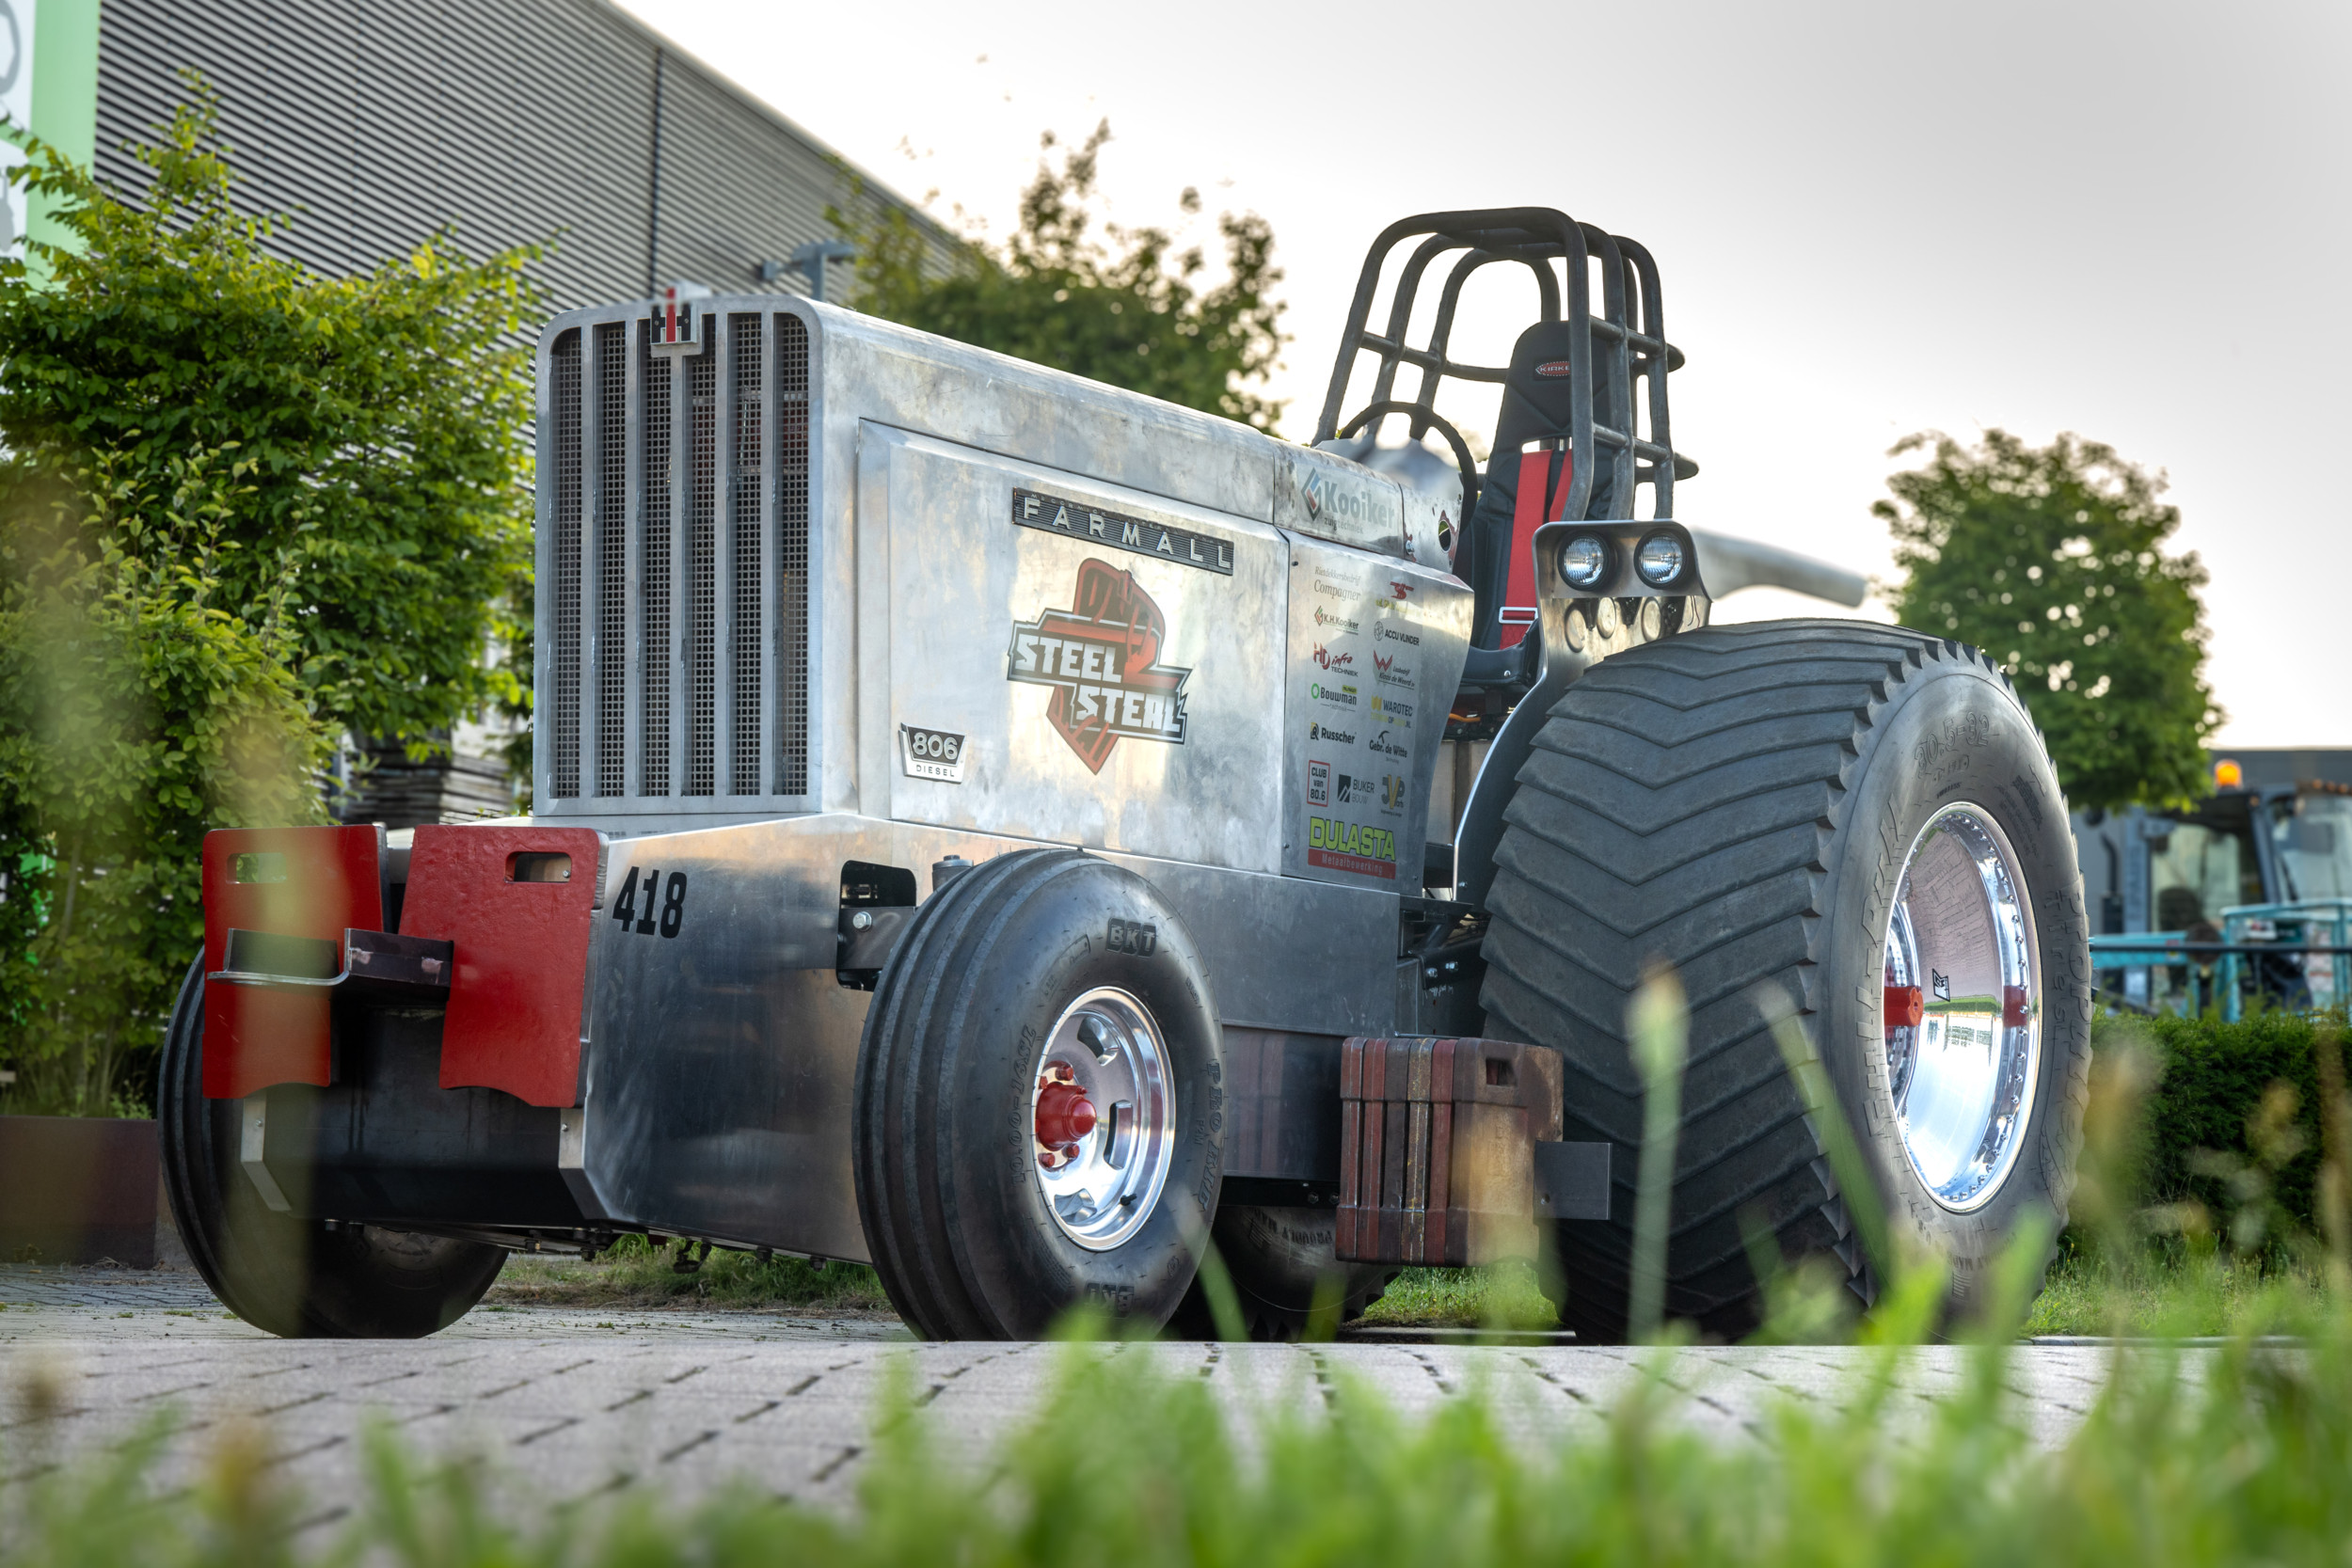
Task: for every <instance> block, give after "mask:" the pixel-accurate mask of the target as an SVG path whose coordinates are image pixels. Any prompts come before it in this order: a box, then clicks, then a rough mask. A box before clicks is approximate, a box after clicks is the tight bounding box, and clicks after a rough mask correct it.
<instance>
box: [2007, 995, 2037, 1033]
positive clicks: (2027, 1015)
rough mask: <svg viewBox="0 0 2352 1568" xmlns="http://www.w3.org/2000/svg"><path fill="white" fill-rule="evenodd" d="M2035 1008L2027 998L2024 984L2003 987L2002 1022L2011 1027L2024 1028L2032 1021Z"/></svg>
mask: <svg viewBox="0 0 2352 1568" xmlns="http://www.w3.org/2000/svg"><path fill="white" fill-rule="evenodd" d="M2032 1018H2033V1010H2032V1008H2031V1007H2030V1006H2027V1004H2026V988H2025V987H2023V986H2003V987H2002V988H2001V1022H2003V1023H2005V1024H2007V1025H2008V1026H2009V1027H2010V1028H2011V1029H2023V1028H2024V1027H2025V1026H2026V1024H2027V1023H2028V1022H2031V1021H2032Z"/></svg>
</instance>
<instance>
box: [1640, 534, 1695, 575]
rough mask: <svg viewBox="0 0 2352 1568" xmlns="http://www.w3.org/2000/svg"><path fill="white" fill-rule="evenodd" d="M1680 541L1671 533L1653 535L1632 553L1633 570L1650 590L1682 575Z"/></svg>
mask: <svg viewBox="0 0 2352 1568" xmlns="http://www.w3.org/2000/svg"><path fill="white" fill-rule="evenodd" d="M1682 562H1683V553H1682V541H1681V540H1679V539H1677V538H1676V537H1675V536H1674V535H1673V534H1671V533H1653V534H1651V535H1650V536H1649V537H1648V538H1646V539H1645V540H1643V541H1642V547H1641V549H1640V550H1638V551H1636V552H1635V553H1634V557H1633V569H1634V570H1635V571H1637V572H1639V573H1641V574H1642V580H1643V581H1644V582H1646V583H1648V584H1649V585H1650V586H1651V587H1652V588H1663V587H1665V586H1666V584H1668V583H1670V582H1672V581H1674V580H1675V578H1678V577H1680V576H1681V575H1682Z"/></svg>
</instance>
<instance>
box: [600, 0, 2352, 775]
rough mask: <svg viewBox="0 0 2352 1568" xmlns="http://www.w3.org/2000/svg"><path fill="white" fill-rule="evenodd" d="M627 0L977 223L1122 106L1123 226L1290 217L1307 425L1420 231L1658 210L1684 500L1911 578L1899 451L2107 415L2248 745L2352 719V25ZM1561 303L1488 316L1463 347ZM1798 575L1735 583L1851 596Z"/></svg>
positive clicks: (1115, 153) (1975, 11)
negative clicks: (1898, 518) (1182, 195)
mask: <svg viewBox="0 0 2352 1568" xmlns="http://www.w3.org/2000/svg"><path fill="white" fill-rule="evenodd" d="M623 4H624V5H626V6H627V8H628V9H629V10H630V11H632V12H633V13H635V14H636V15H638V16H640V17H641V18H643V19H644V21H645V22H646V23H648V24H651V25H652V26H654V27H656V28H658V29H659V30H660V31H661V32H663V33H665V34H667V35H668V36H669V37H670V38H671V39H673V40H675V41H676V42H677V43H678V44H680V45H681V46H682V47H684V48H685V49H687V50H688V51H689V52H691V53H692V54H694V55H698V56H700V57H701V59H702V60H703V61H704V62H705V63H707V64H708V65H710V66H712V67H714V68H716V69H718V70H720V71H723V72H724V73H726V74H727V75H728V76H730V77H731V78H733V79H734V80H735V81H737V82H738V83H739V84H740V85H742V86H743V87H746V88H748V89H749V90H750V91H752V92H753V93H755V94H756V95H757V96H759V97H761V98H762V99H764V100H766V101H767V102H769V103H771V104H773V105H775V106H776V107H777V108H778V109H780V110H782V111H783V112H784V113H785V114H786V115H787V116H789V117H790V118H792V119H794V120H796V121H798V122H799V123H800V124H802V125H803V126H804V127H805V128H806V129H808V130H809V131H811V132H812V133H814V134H815V135H818V136H819V137H822V138H823V139H825V140H827V141H829V142H831V143H832V144H833V145H834V147H835V148H837V149H838V150H841V151H842V152H843V153H845V154H846V155H848V156H849V157H850V159H852V160H853V161H855V162H857V163H860V164H862V165H864V166H866V168H868V169H869V170H871V171H872V172H873V173H875V174H877V175H879V176H880V177H881V178H882V179H883V180H884V181H886V182H889V183H892V184H894V185H896V186H897V187H898V189H899V190H901V191H902V192H904V193H905V194H907V195H909V196H911V197H914V198H920V197H922V196H923V195H924V194H925V193H926V192H927V191H930V190H933V189H936V190H937V191H938V192H939V193H940V196H939V199H938V200H937V202H936V203H935V210H937V211H939V212H941V213H942V214H944V215H946V214H949V213H950V209H951V208H952V207H953V206H955V205H958V204H960V205H961V206H962V207H963V208H964V209H966V210H967V211H969V212H973V213H977V214H983V215H985V216H988V217H989V218H991V219H992V220H993V227H994V228H995V229H996V230H998V231H1001V230H1002V229H1003V228H1004V226H1005V224H1006V223H1007V222H1008V221H1009V214H1011V212H1012V208H1013V202H1014V198H1015V197H1016V195H1017V193H1018V191H1019V189H1020V187H1021V186H1022V185H1023V184H1024V183H1025V182H1026V181H1027V180H1028V178H1029V176H1030V175H1031V173H1032V172H1033V170H1034V168H1035V166H1036V160H1037V138H1038V134H1039V133H1040V132H1041V131H1042V130H1045V129H1048V128H1052V129H1054V130H1057V131H1058V132H1060V133H1062V134H1063V135H1068V136H1074V135H1083V134H1084V133H1085V132H1086V131H1087V130H1088V129H1089V128H1090V127H1091V126H1092V125H1093V124H1094V122H1095V120H1096V119H1099V118H1102V117H1104V116H1108V117H1109V119H1110V121H1111V125H1112V129H1113V132H1114V134H1115V135H1116V137H1117V140H1116V141H1115V142H1114V143H1113V145H1112V146H1111V148H1110V149H1109V150H1107V151H1106V153H1105V155H1104V187H1105V190H1106V192H1107V193H1108V195H1109V196H1110V198H1111V199H1112V201H1113V204H1114V209H1115V214H1116V215H1118V216H1119V217H1120V218H1123V219H1124V220H1126V221H1128V222H1132V223H1144V222H1168V221H1172V220H1173V219H1174V218H1175V217H1176V212H1175V198H1176V194H1177V192H1178V191H1179V190H1180V189H1181V188H1182V187H1184V185H1187V184H1193V185H1198V186H1200V189H1201V193H1202V196H1203V198H1205V200H1206V201H1207V203H1208V205H1209V208H1210V211H1211V213H1212V214H1214V213H1215V212H1216V210H1217V209H1218V208H1220V207H1230V208H1232V209H1234V210H1237V211H1238V210H1244V209H1255V210H1256V211H1258V212H1260V213H1262V214H1264V215H1265V216H1266V217H1267V218H1268V219H1269V220H1270V221H1271V222H1272V224H1273V226H1274V232H1275V237H1276V242H1277V259H1278V261H1279V263H1280V265H1281V266H1282V267H1283V269H1284V270H1285V272H1286V273H1287V274H1288V277H1287V279H1286V281H1285V282H1284V284H1283V285H1282V289H1281V293H1282V295H1283V297H1285V298H1286V299H1287V300H1288V301H1289V302H1290V306H1291V310H1290V314H1289V316H1288V317H1287V318H1286V325H1287V328H1288V330H1289V331H1290V332H1291V333H1293V334H1294V335H1295V341H1293V342H1292V343H1291V344H1290V345H1289V348H1288V350H1287V353H1286V356H1285V361H1286V368H1285V370H1284V372H1283V374H1282V376H1281V378H1280V381H1279V385H1278V387H1277V388H1276V391H1277V393H1278V395H1281V396H1285V397H1288V398H1289V399H1290V400H1291V409H1290V413H1289V417H1288V420H1287V421H1286V424H1285V430H1284V433H1285V434H1287V435H1291V436H1306V435H1307V434H1309V433H1310V429H1311V425H1312V423H1313V420H1314V417H1315V415H1316V413H1317V412H1318V411H1319V409H1320V406H1321V403H1322V391H1323V383H1324V381H1325V379H1326V378H1327V376H1328V374H1329V369H1330V364H1331V355H1332V351H1333V348H1334V345H1335V342H1336V340H1337V337H1338V334H1339V330H1340V328H1341V326H1342V325H1343V316H1344V313H1345V310H1346V306H1347V301H1348V296H1349V294H1350V292H1351V291H1352V289H1353V287H1354V282H1355V276H1356V271H1357V268H1358V267H1359V265H1360V264H1361V261H1362V259H1363V253H1364V249H1365V246H1366V245H1368V244H1369V242H1370V240H1371V238H1372V236H1373V235H1374V233H1375V232H1376V231H1377V230H1378V229H1379V228H1380V227H1382V226H1383V225H1384V224H1386V223H1387V222H1389V221H1390V220H1391V219H1393V218H1397V217H1402V216H1405V215H1406V214H1412V213H1416V212H1422V211H1428V210H1434V209H1442V208H1458V207H1478V206H1502V205H1521V204H1524V205H1536V206H1554V207H1560V208H1563V209H1565V210H1566V211H1567V212H1569V213H1571V214H1575V215H1576V216H1578V217H1580V218H1581V219H1583V220H1585V221H1586V222H1590V223H1596V224H1598V225H1601V226H1603V227H1605V228H1607V229H1609V230H1612V231H1613V232H1616V233H1621V234H1626V235H1629V236H1630V237H1632V238H1634V239H1637V240H1639V241H1641V242H1642V243H1643V244H1645V245H1647V246H1648V247H1649V249H1650V251H1651V253H1652V254H1653V255H1655V256H1656V257H1657V258H1658V262H1659V266H1660V269H1661V274H1662V277H1663V279H1664V292H1665V304H1666V321H1667V325H1668V331H1669V335H1670V336H1671V337H1672V338H1673V339H1674V340H1675V341H1676V342H1677V344H1679V345H1680V346H1681V347H1682V348H1683V349H1684V350H1685V352H1686V353H1687V354H1688V355H1689V356H1690V363H1689V366H1688V368H1686V369H1685V370H1683V371H1682V372H1678V373H1677V374H1676V376H1675V377H1674V408H1675V424H1674V434H1675V444H1676V446H1677V448H1678V449H1681V450H1683V451H1688V452H1689V453H1690V454H1691V455H1692V456H1694V457H1696V458H1697V459H1698V461H1699V462H1700V464H1701V466H1702V467H1703V469H1704V472H1703V473H1702V474H1701V476H1700V477H1699V478H1698V479H1697V480H1695V481H1693V482H1692V483H1689V484H1688V485H1686V486H1683V487H1681V488H1680V490H1679V491H1678V493H1677V498H1676V499H1677V506H1676V511H1677V515H1679V516H1680V518H1681V519H1682V520H1683V521H1685V522H1688V523H1692V524H1695V525H1697V526H1700V527H1705V528H1713V529H1719V530H1722V531H1726V532H1734V533H1746V534H1750V535H1753V536H1755V537H1757V538H1761V539H1767V540H1771V541H1772V542H1774V543H1776V544H1782V545H1786V546H1790V547H1792V548H1796V549H1802V550H1805V551H1807V552H1809V553H1812V554H1816V555H1820V556H1825V557H1828V558H1830V559H1832V560H1835V561H1838V562H1843V563H1846V564H1848V565H1851V566H1853V567H1855V568H1857V569H1861V570H1866V571H1869V572H1872V573H1883V572H1884V571H1886V570H1887V569H1888V565H1889V561H1888V553H1887V542H1886V537H1885V533H1884V530H1883V525H1881V524H1880V523H1878V522H1877V521H1876V520H1875V519H1873V518H1872V517H1871V516H1870V515H1869V510H1868V509H1869V503H1870V502H1871V501H1872V500H1873V499H1876V498H1877V497H1879V496H1881V495H1883V487H1882V481H1883V477H1884V475H1885V474H1886V472H1887V471H1888V469H1889V467H1890V466H1891V465H1890V463H1889V461H1888V460H1887V458H1886V457H1885V455H1884V453H1885V450H1886V448H1887V447H1888V446H1889V445H1891V444H1892V443H1893V442H1894V440H1895V439H1896V438H1897V437H1898V436H1901V435H1904V434H1905V433H1907V432H1910V431H1914V430H1917V429H1922V428H1929V427H1934V428H1941V429H1944V430H1947V431H1949V432H1951V433H1952V434H1954V435H1956V436H1962V437H1963V438H1969V437H1972V436H1974V435H1975V433H1976V432H1978V431H1979V430H1980V429H1982V428H1983V427H1985V426H1988V425H2000V426H2003V427H2005V428H2007V429H2010V430H2011V431H2014V432H2016V433H2017V434H2019V435H2021V436H2026V438H2028V439H2030V440H2034V441H2037V442H2039V441H2043V440H2046V439H2048V438H2049V436H2051V435H2052V434H2054V433H2055V432H2057V431H2059V430H2074V431H2076V432H2079V433H2081V434H2082V435H2084V436H2090V437H2092V438H2094V439H2098V440H2104V441H2106V442H2107V443H2108V444H2110V445H2112V446H2114V447H2115V448H2117V449H2118V450H2119V451H2121V452H2122V454H2123V455H2124V456H2125V457H2127V458H2130V459H2132V460H2134V461H2137V462H2138V463H2140V464H2142V465H2144V466H2147V467H2159V468H2163V469H2165V470H2167V471H2168V472H2169V475H2170V477H2171V482H2172V490H2171V496H2170V499H2172V500H2173V501H2175V502H2176V503H2177V504H2178V505H2179V506H2180V507H2181V509H2182V512H2183V514H2184V517H2185V522H2184V524H2183V527H2182V530H2181V533H2180V535H2179V539H2180V542H2181V544H2183V545H2184V546H2186V547H2189V548H2193V549H2195V550H2196V551H2198V552H2199V554H2200V555H2201V556H2202V557H2203V559H2204V561H2205V562H2206V564H2207V566H2208V567H2209V568H2210V569H2211V571H2212V574H2213V583H2212V586H2211V587H2210V588H2209V589H2208V591H2207V594H2206V604H2207V609H2208V613H2209V617H2210V620H2211V623H2212V626H2213V642H2212V650H2213V657H2212V660H2211V662H2210V664H2209V667H2208V669H2209V675H2210V678H2211V679H2212V681H2213V683H2214V686H2215V689H2216V691H2217V694H2218V695H2219V698H2220V701H2221V703H2222V705H2223V706H2225V707H2226V708H2227V709H2228V710H2229V712H2230V721H2229V724H2228V726H2227V727H2226V728H2225V729H2224V730H2223V731H2222V732H2221V740H2222V743H2223V744H2228V745H2237V746H2347V745H2352V646H2347V643H2348V641H2352V640H2347V638H2346V635H2345V628H2346V622H2347V621H2352V528H2347V527H2346V526H2345V520H2346V515H2347V513H2348V512H2352V504H2348V503H2347V501H2346V499H2345V487H2344V481H2343V480H2342V479H2341V478H2340V477H2339V475H2338V474H2337V472H2336V469H2337V467H2338V466H2339V463H2340V460H2341V458H2342V455H2343V453H2342V449H2340V448H2339V447H2338V445H2337V443H2338V442H2339V441H2340V440H2342V439H2343V432H2344V426H2345V422H2346V416H2347V412H2352V410H2348V409H2347V402H2348V401H2352V400H2348V399H2347V394H2346V390H2345V388H2346V386H2347V380H2346V367H2347V365H2352V297H2348V296H2347V278H2346V273H2347V267H2346V264H2345V263H2346V258H2345V248H2346V247H2345V241H2346V239H2347V238H2348V237H2352V209H2348V207H2347V198H2352V188H2348V186H2347V181H2346V178H2345V176H2346V173H2347V165H2352V135H2347V133H2348V132H2352V93H2347V91H2346V75H2347V70H2346V68H2347V65H2348V64H2352V50H2348V49H2347V45H2352V9H2347V8H2342V7H2335V6H2327V5H2321V4H2305V5H2290V4H2248V3H2244V0H2239V3H2235V4H2232V5H2227V6H2215V5H2202V6H2195V7H2192V6H2187V5H2181V4H2166V3H2142V4H2116V5H2091V4H2081V3H2056V0H2052V3H2042V4H2018V3H2014V0H1975V3H1972V4H1968V5H1964V6H1963V5H1957V4H1950V3H1947V4H1943V5H1938V6H1932V7H1931V6H1924V5H1908V4H1898V3H1893V0H1882V3H1880V4H1825V3H1804V0H1797V3H1789V4H1779V5H1757V4H1754V3H1743V0H1694V3H1683V4H1668V5H1651V6H1640V5H1623V4H1618V5H1612V6H1600V5H1593V4H1563V3H1559V0H1552V3H1549V4H1484V5H1482V4H1454V5H1444V6H1410V7H1407V6H1393V5H1381V4H1372V5H1365V4H1359V5H1354V6H1347V7H1332V6H1316V7H1306V6H1281V5H1266V4H1263V3H1260V4H1252V5H1237V4H1232V3H1230V0H1196V3H1195V4H1193V5H1189V6H1185V7H1181V8H1168V7H1165V6H1154V7H1151V8H1143V7H1120V6H1093V7H1079V6H1070V5H1067V4H1060V5H1051V6H1048V5H1036V4H1026V3H1017V4H1005V3H998V4H991V5H977V6H976V5H972V4H969V3H957V4H942V3H940V0H898V3H896V4H891V5H886V6H884V5H871V6H859V7H827V8H798V7H795V8H782V7H777V6H774V5H772V4H753V3H749V0H623ZM982 56H985V58H982ZM910 154H912V156H910ZM1530 319H1533V311H1532V309H1529V308H1528V307H1527V306H1526V304H1525V303H1523V302H1520V301H1518V300H1517V299H1516V298H1514V299H1512V300H1510V301H1509V302H1508V303H1507V305H1506V304H1505V303H1504V302H1501V301H1498V304H1497V308H1496V309H1494V310H1493V311H1491V312H1486V314H1485V317H1484V319H1477V318H1473V316H1472V314H1471V311H1470V308H1469V306H1468V305H1466V307H1465V313H1464V325H1463V327H1462V328H1461V329H1460V330H1459V331H1457V334H1456V339H1455V341H1456V345H1457V348H1458V349H1461V350H1464V351H1470V350H1472V349H1473V348H1474V345H1475V344H1476V343H1477V342H1478V341H1480V340H1479V338H1478V336H1477V334H1476V328H1478V327H1480V326H1484V327H1486V329H1487V331H1488V340H1489V341H1496V343H1497V346H1496V347H1495V349H1494V350H1493V354H1492V358H1491V361H1490V362H1500V360H1501V358H1502V350H1503V348H1505V347H1507V344H1508V342H1509V339H1510V337H1511V336H1512V335H1513V334H1515V333H1516V332H1517V330H1518V327H1519V326H1521V325H1525V322H1526V321H1527V320H1530ZM1486 418H1487V420H1488V421H1489V424H1488V428H1491V424H1490V421H1491V418H1492V416H1491V415H1488V416H1487V417H1486ZM1774 597H1777V595H1768V594H1763V593H1761V592H1758V593H1755V594H1742V595H1740V597H1739V598H1737V599H1735V600H1733V601H1731V602H1730V604H1729V605H1727V606H1726V607H1725V608H1726V610H1733V611H1738V612H1739V618H1741V619H1747V618H1754V617H1756V616H1759V615H1764V614H1778V613H1792V612H1793V613H1810V612H1813V610H1812V608H1808V607H1812V606H1813V602H1812V601H1804V600H1790V601H1788V603H1787V604H1786V605H1785V606H1783V605H1775V604H1772V603H1770V602H1767V601H1769V600H1770V599H1772V598H1774ZM2339 616H2343V617H2345V619H2344V620H2339V619H2338V617H2339Z"/></svg>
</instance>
